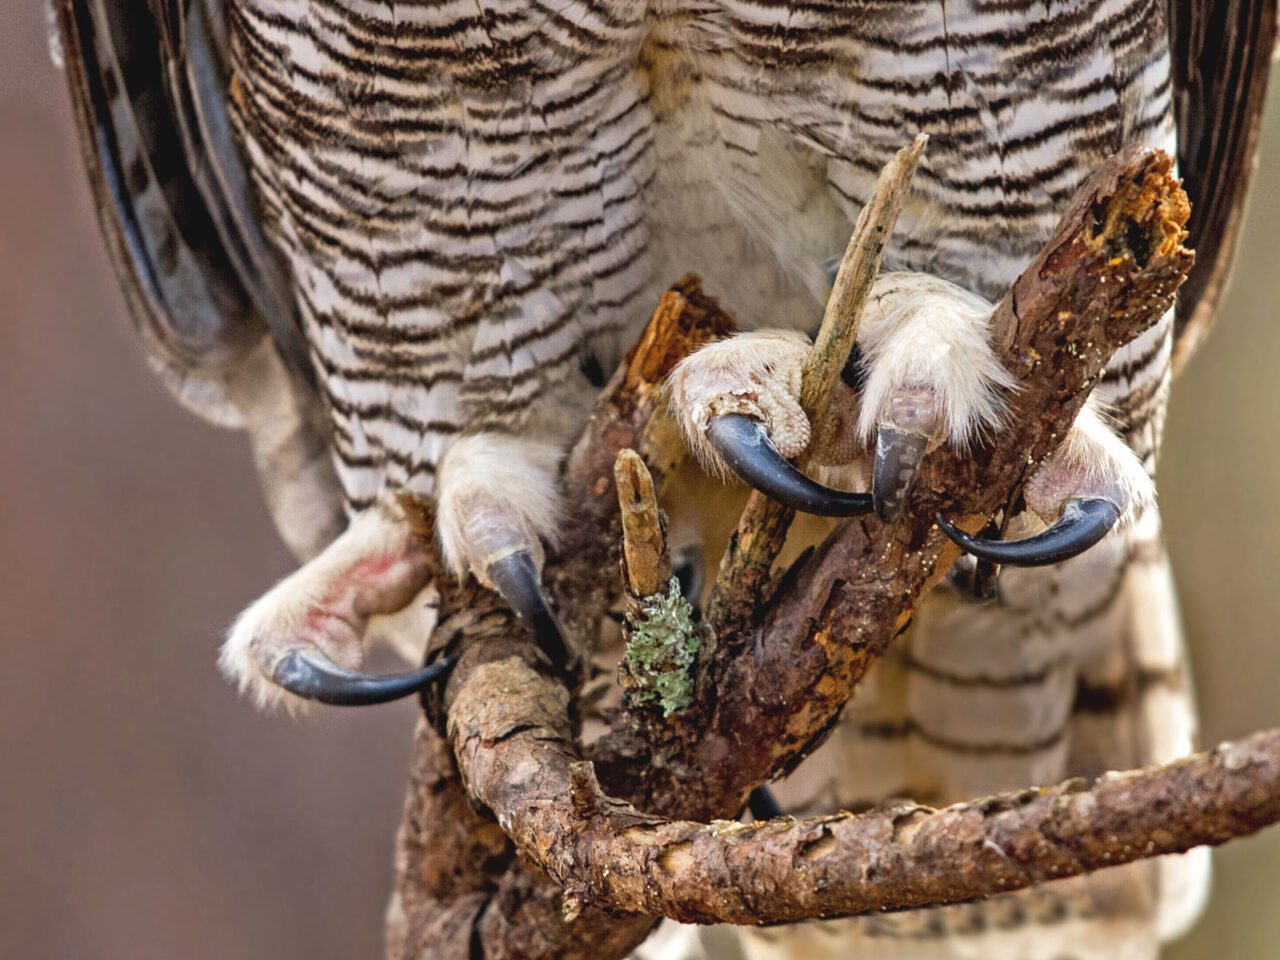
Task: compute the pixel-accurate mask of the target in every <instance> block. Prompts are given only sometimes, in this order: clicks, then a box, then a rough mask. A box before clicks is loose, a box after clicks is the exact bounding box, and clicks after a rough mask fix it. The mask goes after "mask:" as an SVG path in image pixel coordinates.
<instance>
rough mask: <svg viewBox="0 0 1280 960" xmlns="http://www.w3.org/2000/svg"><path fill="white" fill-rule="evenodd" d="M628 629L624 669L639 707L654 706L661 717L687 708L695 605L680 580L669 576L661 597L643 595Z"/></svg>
mask: <svg viewBox="0 0 1280 960" xmlns="http://www.w3.org/2000/svg"><path fill="white" fill-rule="evenodd" d="M630 626H631V637H630V639H629V640H628V641H627V666H628V667H629V669H630V671H631V675H632V676H633V677H634V678H635V679H636V681H637V689H636V690H635V693H634V696H635V697H636V698H637V699H638V700H639V701H640V702H641V703H657V704H658V705H659V706H661V707H662V715H663V716H664V717H669V716H671V715H672V714H673V713H675V712H676V711H678V710H683V709H685V708H686V707H688V706H689V704H691V703H692V702H693V686H694V671H693V667H694V663H695V662H696V661H697V659H698V644H699V639H698V630H697V627H696V626H694V623H693V607H691V606H690V605H689V601H687V600H686V599H685V598H684V596H683V595H682V594H681V593H680V582H679V581H678V580H677V579H676V578H675V577H672V578H671V582H670V584H669V585H668V588H667V592H666V593H665V594H662V593H656V594H654V595H653V596H651V597H647V598H646V599H645V601H644V603H643V605H642V607H641V609H640V614H639V616H636V617H632V618H631V621H630Z"/></svg>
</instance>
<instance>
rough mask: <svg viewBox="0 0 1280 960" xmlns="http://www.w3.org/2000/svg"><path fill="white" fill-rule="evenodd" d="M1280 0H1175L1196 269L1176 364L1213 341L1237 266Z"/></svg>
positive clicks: (1178, 96)
mask: <svg viewBox="0 0 1280 960" xmlns="http://www.w3.org/2000/svg"><path fill="white" fill-rule="evenodd" d="M1276 10H1277V4H1276V0H1170V2H1169V45H1170V52H1171V55H1172V57H1173V82H1174V111H1175V113H1176V119H1177V123H1178V167H1179V170H1180V172H1181V174H1182V177H1183V182H1184V185H1185V187H1186V190H1187V194H1188V196H1189V197H1190V198H1191V222H1190V225H1189V230H1190V233H1191V239H1190V243H1191V247H1192V248H1193V249H1194V250H1195V251H1196V261H1197V265H1196V269H1195V270H1194V271H1193V272H1192V274H1191V277H1190V278H1189V279H1188V280H1187V282H1186V284H1185V285H1184V286H1183V287H1182V291H1181V293H1180V294H1179V307H1178V318H1177V328H1176V337H1177V340H1176V347H1175V351H1174V361H1173V362H1174V369H1175V371H1176V370H1179V369H1181V367H1182V366H1183V365H1184V364H1185V363H1186V361H1187V359H1188V358H1189V357H1190V356H1191V354H1192V353H1193V352H1194V351H1195V348H1196V346H1197V345H1198V344H1199V343H1200V341H1201V340H1202V339H1203V338H1204V335H1205V333H1206V332H1207V331H1208V329H1209V325H1210V323H1211V322H1212V319H1213V314H1214V311H1215V309H1216V308H1217V305H1218V300H1219V298H1220V297H1221V295H1222V290H1223V287H1224V286H1225V283H1226V280H1227V277H1228V275H1229V273H1230V268H1231V258H1232V254H1233V253H1234V252H1235V244H1236V239H1237V236H1238V234H1239V231H1240V220H1241V215H1242V213H1243V211H1244V201H1245V197H1246V195H1247V193H1248V189H1249V181H1250V178H1251V174H1252V173H1253V167H1254V163H1255V160H1256V153H1257V146H1258V131H1259V128H1260V127H1261V124H1262V110H1263V103H1264V100H1265V96H1266V90H1267V80H1268V77H1269V75H1270V72H1271V57H1272V53H1273V51H1274V50H1275V45H1276Z"/></svg>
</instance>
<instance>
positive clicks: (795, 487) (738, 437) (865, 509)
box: [707, 413, 872, 517]
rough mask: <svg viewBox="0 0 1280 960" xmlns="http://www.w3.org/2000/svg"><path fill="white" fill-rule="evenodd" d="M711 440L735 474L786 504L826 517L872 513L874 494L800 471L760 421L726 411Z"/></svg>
mask: <svg viewBox="0 0 1280 960" xmlns="http://www.w3.org/2000/svg"><path fill="white" fill-rule="evenodd" d="M707 439H708V440H710V441H711V445H712V446H713V447H714V448H715V450H716V452H717V453H719V454H720V456H721V457H722V458H723V459H724V462H725V463H727V464H728V465H729V467H730V469H732V470H733V472H734V473H736V474H737V475H738V476H739V477H741V478H742V479H743V480H745V481H746V482H747V483H748V484H750V485H751V486H752V487H753V488H755V489H756V490H759V491H760V492H761V493H763V494H765V495H766V496H767V497H769V498H770V499H772V500H776V501H777V502H778V503H781V504H782V505H783V506H786V507H790V508H791V509H792V510H798V511H800V512H801V513H813V514H817V515H818V516H822V517H851V516H855V515H857V514H862V513H870V512H871V509H872V502H871V495H870V494H868V493H846V492H845V491H843V490H834V489H832V488H831V487H824V486H823V485H822V484H820V483H818V482H816V481H814V480H810V479H809V478H808V477H806V476H805V475H804V474H803V473H801V472H800V471H799V470H797V469H796V468H795V466H794V465H793V464H791V463H789V462H788V461H787V460H786V459H785V458H784V457H783V456H782V454H781V453H779V452H778V448H777V447H775V446H774V445H773V441H772V440H770V439H769V434H768V432H767V431H766V430H765V426H764V424H763V423H761V422H760V421H759V420H756V419H754V418H752V417H748V416H746V415H744V414H740V413H726V414H723V415H721V416H718V417H715V418H713V419H712V420H711V422H710V424H708V425H707Z"/></svg>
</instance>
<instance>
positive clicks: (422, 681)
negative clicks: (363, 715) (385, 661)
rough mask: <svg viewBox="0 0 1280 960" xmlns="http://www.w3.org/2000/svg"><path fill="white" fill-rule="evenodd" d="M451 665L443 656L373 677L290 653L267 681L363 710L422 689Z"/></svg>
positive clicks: (301, 653) (314, 655)
mask: <svg viewBox="0 0 1280 960" xmlns="http://www.w3.org/2000/svg"><path fill="white" fill-rule="evenodd" d="M452 666H453V658H452V657H447V658H445V659H443V660H438V661H436V662H435V663H432V664H429V665H428V666H425V667H423V668H422V669H421V670H410V671H408V672H406V673H392V674H388V675H386V676H380V677H378V676H373V675H371V674H367V673H357V672H356V671H354V670H344V669H343V668H342V667H339V666H338V665H337V664H336V663H334V662H333V661H332V660H330V659H328V658H327V657H325V656H324V655H322V654H320V653H317V652H315V651H313V650H290V651H289V652H288V653H287V654H285V655H284V656H283V657H281V658H280V661H279V663H277V664H276V667H275V669H274V670H273V671H272V673H271V679H272V680H274V681H275V682H276V683H277V684H278V685H279V686H281V687H283V688H284V689H285V690H288V691H289V692H290V693H292V694H295V695H297V696H299V697H302V698H304V699H306V700H317V701H319V702H320V703H327V704H331V705H332V706H336V707H364V706H370V705H372V704H375V703H390V702H391V701H392V700H399V699H400V698H401V697H407V696H409V695H410V694H412V693H417V692H418V691H419V690H421V689H423V688H424V687H426V686H427V685H428V684H430V683H432V682H433V681H435V680H437V679H438V678H440V677H441V676H443V675H444V674H445V673H447V672H448V670H449V668H450V667H452Z"/></svg>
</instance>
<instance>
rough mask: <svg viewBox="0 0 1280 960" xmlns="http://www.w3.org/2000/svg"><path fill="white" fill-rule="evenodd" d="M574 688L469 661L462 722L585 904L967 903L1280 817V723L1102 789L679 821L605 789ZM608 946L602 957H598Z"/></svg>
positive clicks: (482, 791)
mask: <svg viewBox="0 0 1280 960" xmlns="http://www.w3.org/2000/svg"><path fill="white" fill-rule="evenodd" d="M566 706H567V701H566V699H565V697H564V694H563V689H562V688H559V687H557V686H556V685H555V684H553V683H550V682H548V681H546V680H545V679H544V678H543V677H542V676H541V675H539V674H538V673H537V672H535V671H533V670H532V669H531V668H530V667H529V665H528V663H527V662H526V661H525V660H523V659H522V658H520V657H519V656H508V657H506V658H504V659H501V660H495V661H489V662H486V663H483V664H478V665H476V666H474V667H472V668H471V669H470V671H469V673H468V675H467V677H466V679H465V680H464V681H463V682H462V684H461V685H460V689H459V692H458V696H457V698H456V699H455V701H454V705H453V710H452V716H451V720H450V728H449V734H450V739H451V741H452V742H453V745H454V749H455V751H456V752H457V756H458V758H459V762H460V765H461V767H462V770H463V771H464V778H465V779H466V783H467V787H468V789H469V790H470V791H471V793H472V795H473V796H475V797H476V798H477V799H479V800H480V801H482V802H483V803H485V804H487V805H488V806H489V808H490V809H492V810H493V811H494V812H495V813H496V814H497V816H498V819H499V822H500V823H502V825H503V828H504V829H505V830H507V832H508V833H509V834H510V835H511V837H512V839H513V840H515V842H516V845H517V846H518V847H519V848H520V850H521V851H522V852H523V853H524V854H525V855H526V856H527V857H529V858H531V859H532V860H534V861H535V862H537V863H539V864H541V865H543V866H544V867H546V868H547V869H549V870H550V871H551V872H552V875H553V876H554V877H555V878H556V879H557V880H558V881H560V882H561V883H562V884H563V885H564V887H565V891H566V897H567V898H568V902H569V903H570V904H572V905H573V907H572V909H573V910H574V911H576V910H578V909H580V908H581V906H582V905H583V904H584V903H590V904H594V905H595V906H598V907H605V908H607V909H609V910H616V911H634V912H639V913H645V914H661V915H664V916H668V917H673V918H675V919H677V920H682V921H685V922H689V923H722V922H723V923H738V924H755V923H780V922H788V921H796V920H803V919H813V918H819V917H823V918H825V917H836V916H848V915H851V914H861V913H868V912H873V911H881V910H894V909H902V908H906V907H921V906H932V905H937V904H946V903H957V902H960V901H963V900H971V899H974V898H977V897H986V896H991V895H993V894H997V893H1005V892H1008V891H1012V890H1019V889H1022V888H1024V887H1029V886H1033V885H1035V884H1038V883H1043V882H1045V881H1048V880H1057V879H1062V878H1064V877H1071V876H1076V875H1078V874H1081V873H1087V872H1090V871H1093V870H1098V869H1101V868H1104V867H1110V866H1116V865H1119V864H1122V863H1129V862H1131V861H1134V860H1139V859H1143V858H1146V857H1153V856H1160V855H1162V854H1166V853H1179V852H1182V851H1185V850H1189V849H1191V848H1192V847H1195V846H1200V845H1203V844H1219V843H1223V842H1225V841H1227V840H1230V839H1233V838H1235V837H1241V836H1245V835H1248V834H1250V833H1253V832H1255V831H1257V830H1259V829H1261V828H1262V827H1264V826H1267V825H1269V824H1272V823H1275V822H1276V821H1277V820H1280V731H1275V730H1273V731H1268V732H1266V733H1259V734H1255V735H1254V736H1253V737H1250V738H1249V739H1247V740H1243V741H1240V742H1238V743H1228V744H1223V745H1221V746H1219V747H1217V748H1216V749H1214V750H1211V751H1208V752H1205V753H1200V754H1196V755H1195V756H1192V757H1187V758H1185V759H1183V760H1179V761H1176V762H1174V763H1170V764H1166V765H1163V766H1158V767H1151V768H1149V769H1146V770H1140V771H1129V772H1126V773H1116V774H1109V775H1107V776H1104V777H1102V778H1100V779H1098V780H1097V781H1095V782H1093V783H1092V784H1089V783H1086V782H1084V781H1082V780H1069V781H1067V782H1065V783H1062V784H1059V785H1057V786H1054V787H1048V788H1037V789H1028V790H1023V791H1019V792H1016V793H1006V794H1000V795H997V796H993V797H988V798H985V799H980V800H973V801H970V802H968V803H963V804H956V805H954V806H951V807H947V808H946V809H943V810H934V809H931V808H929V807H923V806H919V805H915V804H906V805H899V806H895V807H891V808H888V809H884V810H879V811H873V812H870V813H860V814H853V813H842V814H837V815H833V816H826V817H812V818H808V819H804V820H795V819H790V818H783V819H779V820H769V821H765V822H763V823H753V824H741V823H737V822H735V821H717V822H712V823H710V824H702V823H694V822H690V821H670V820H663V819H662V818H659V817H654V816H652V815H650V814H645V813H641V812H640V811H638V810H636V809H635V808H634V807H632V806H631V805H629V804H625V803H622V802H620V801H618V800H614V799H611V798H609V797H606V796H605V795H604V794H603V793H602V792H601V791H600V789H599V787H598V786H597V784H596V781H595V778H594V776H593V773H592V768H591V764H590V763H587V762H585V761H581V760H578V759H577V757H576V753H575V752H574V749H573V746H572V743H571V742H570V739H569V736H568V725H567V716H566ZM596 955H597V956H600V955H601V954H600V953H599V952H597V954H596Z"/></svg>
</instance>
